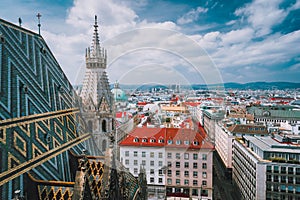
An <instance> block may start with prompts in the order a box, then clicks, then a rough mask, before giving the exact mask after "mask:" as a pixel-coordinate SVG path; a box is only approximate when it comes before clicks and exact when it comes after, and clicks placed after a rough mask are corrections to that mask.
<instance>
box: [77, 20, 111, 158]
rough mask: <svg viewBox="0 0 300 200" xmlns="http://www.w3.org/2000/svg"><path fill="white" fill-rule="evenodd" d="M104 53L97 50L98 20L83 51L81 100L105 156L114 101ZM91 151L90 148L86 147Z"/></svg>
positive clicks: (85, 117) (98, 47) (101, 50)
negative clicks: (90, 39) (84, 65)
mask: <svg viewBox="0 0 300 200" xmlns="http://www.w3.org/2000/svg"><path fill="white" fill-rule="evenodd" d="M106 60H107V56H106V50H104V48H103V47H101V46H100V41H99V33H98V22H97V16H95V24H94V34H93V39H92V44H91V46H90V47H89V48H87V49H86V56H85V62H86V71H85V77H84V80H83V84H82V90H81V93H80V97H81V99H82V115H83V118H84V119H85V121H86V124H87V127H88V131H89V132H90V133H92V135H93V140H92V141H91V142H95V143H96V145H97V147H98V148H99V149H100V150H101V151H102V152H105V151H106V148H107V147H108V145H109V138H108V135H109V134H111V133H112V131H113V129H114V99H113V95H112V92H111V89H110V85H109V81H108V76H107V73H106ZM87 149H88V150H89V151H90V150H91V149H92V147H87Z"/></svg>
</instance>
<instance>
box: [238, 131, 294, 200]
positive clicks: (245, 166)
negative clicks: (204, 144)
mask: <svg viewBox="0 0 300 200" xmlns="http://www.w3.org/2000/svg"><path fill="white" fill-rule="evenodd" d="M299 147H300V146H299V145H292V144H287V143H283V142H279V141H278V140H275V139H274V138H272V137H270V136H264V137H260V136H244V137H243V139H237V140H235V141H234V143H233V177H232V178H233V183H234V186H235V187H236V188H237V192H238V193H240V195H241V196H240V197H239V199H247V200H248V199H253V200H261V199H267V200H273V199H292V200H298V199H300V165H299V164H300V148H299Z"/></svg>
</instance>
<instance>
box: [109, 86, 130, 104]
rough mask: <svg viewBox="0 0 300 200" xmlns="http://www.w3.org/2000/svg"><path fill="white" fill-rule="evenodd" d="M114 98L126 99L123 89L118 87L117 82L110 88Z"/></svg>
mask: <svg viewBox="0 0 300 200" xmlns="http://www.w3.org/2000/svg"><path fill="white" fill-rule="evenodd" d="M111 92H112V94H113V97H114V100H115V101H116V102H118V101H127V96H126V94H125V92H124V91H123V90H121V89H120V87H119V83H117V82H116V83H115V85H114V88H113V89H112V90H111Z"/></svg>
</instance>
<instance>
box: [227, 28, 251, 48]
mask: <svg viewBox="0 0 300 200" xmlns="http://www.w3.org/2000/svg"><path fill="white" fill-rule="evenodd" d="M253 34H254V31H253V29H251V28H244V29H239V30H232V31H230V32H228V33H225V34H223V36H222V41H223V44H224V45H230V44H237V43H246V42H249V41H250V40H251V39H252V38H253Z"/></svg>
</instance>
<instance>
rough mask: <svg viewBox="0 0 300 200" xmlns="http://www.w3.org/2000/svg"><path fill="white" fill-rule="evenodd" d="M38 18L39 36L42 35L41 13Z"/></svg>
mask: <svg viewBox="0 0 300 200" xmlns="http://www.w3.org/2000/svg"><path fill="white" fill-rule="evenodd" d="M36 16H37V18H38V27H39V35H41V17H42V15H41V14H40V13H38V14H37V15H36Z"/></svg>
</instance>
